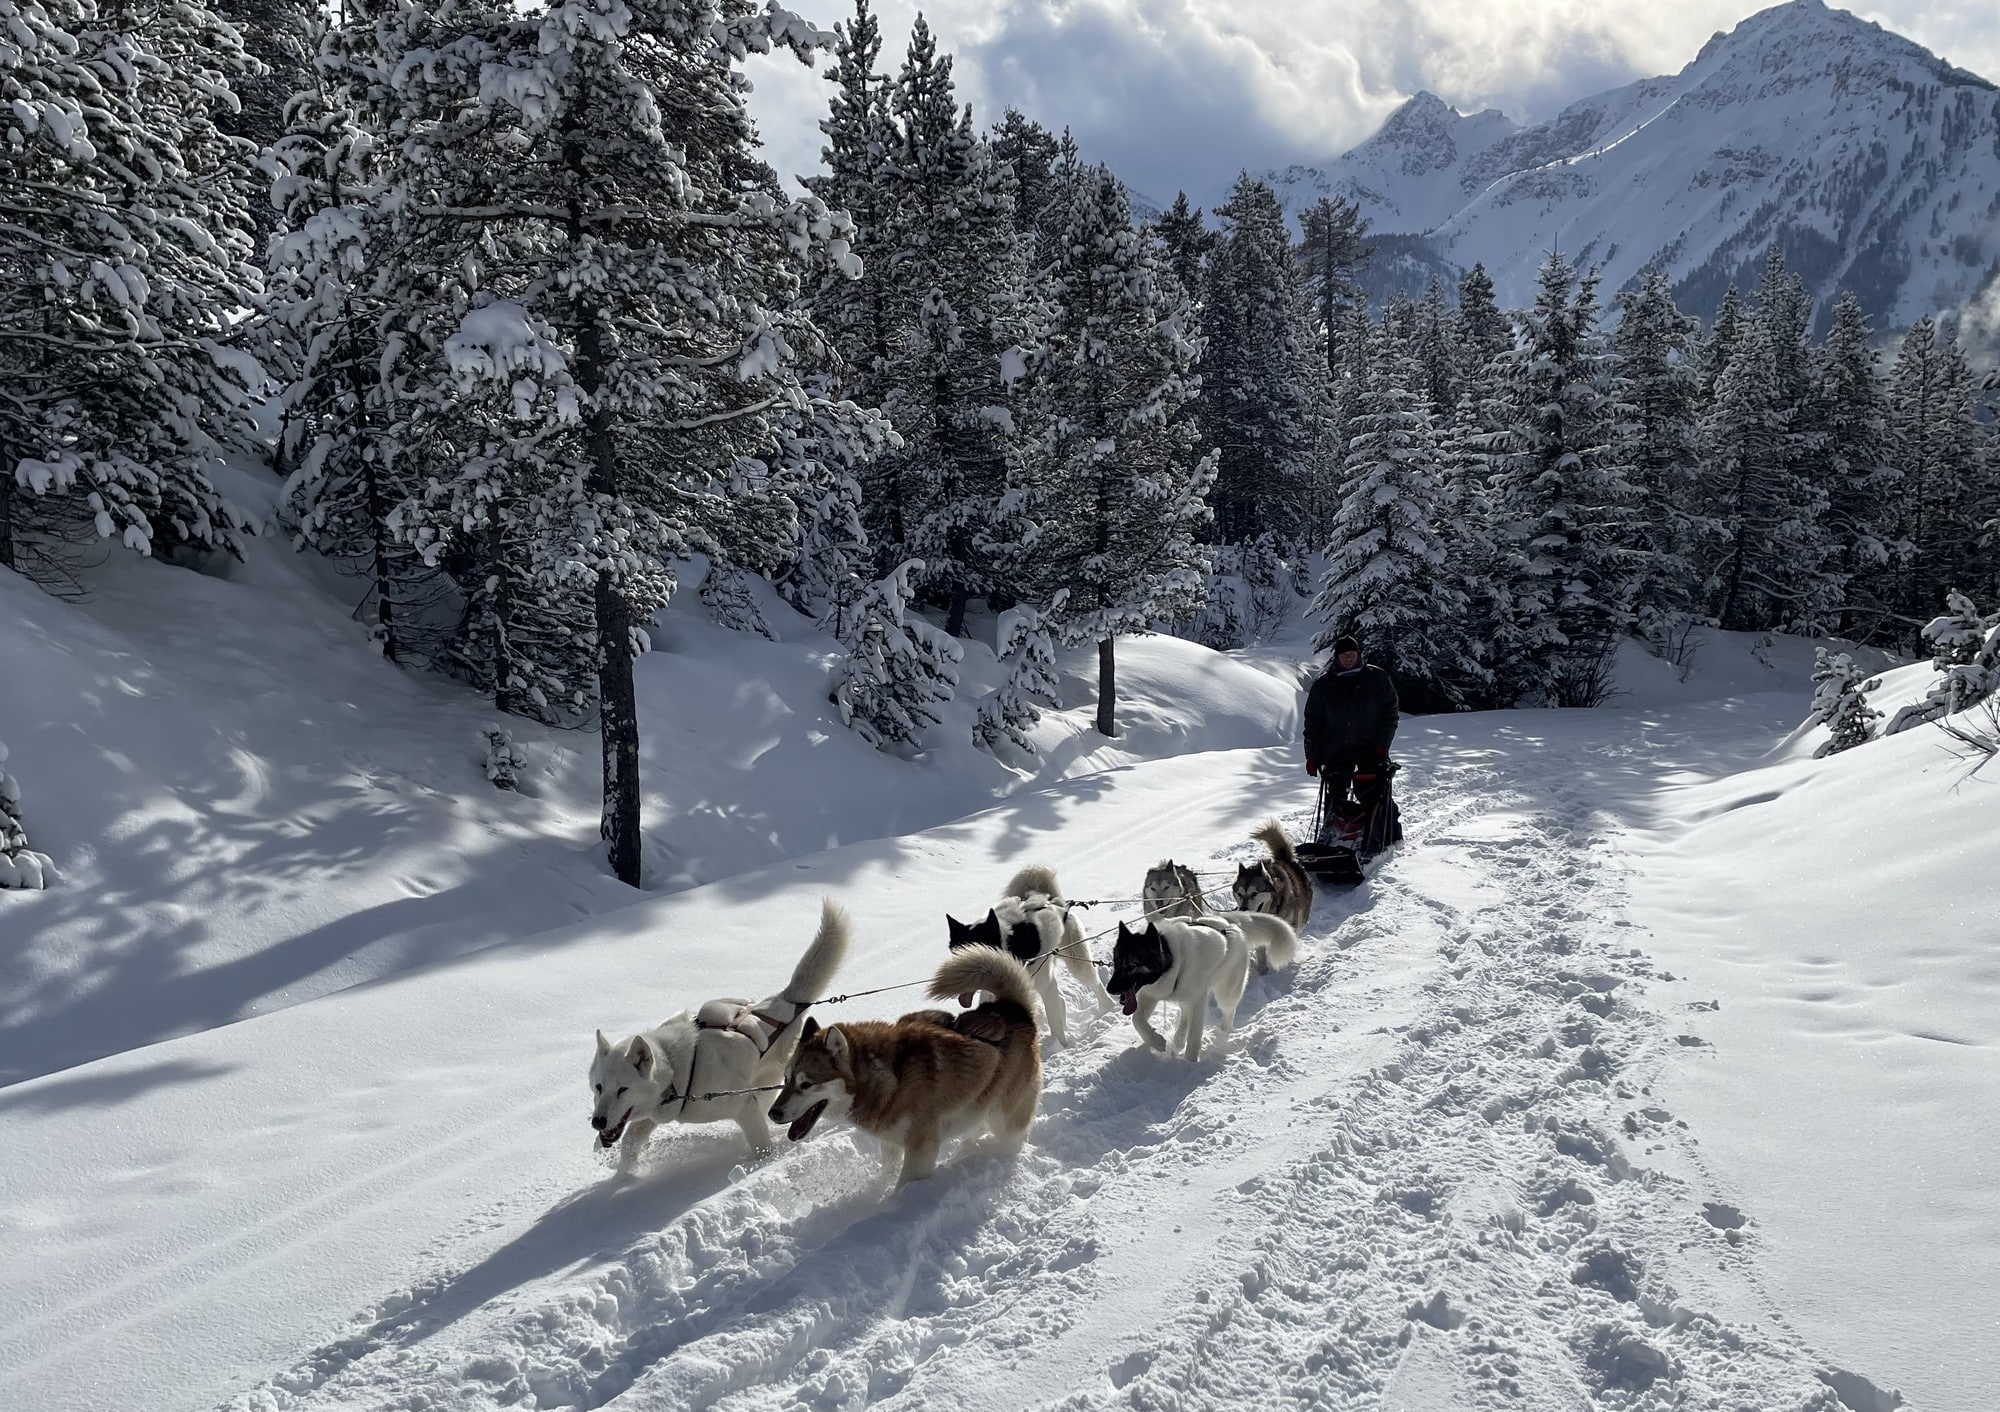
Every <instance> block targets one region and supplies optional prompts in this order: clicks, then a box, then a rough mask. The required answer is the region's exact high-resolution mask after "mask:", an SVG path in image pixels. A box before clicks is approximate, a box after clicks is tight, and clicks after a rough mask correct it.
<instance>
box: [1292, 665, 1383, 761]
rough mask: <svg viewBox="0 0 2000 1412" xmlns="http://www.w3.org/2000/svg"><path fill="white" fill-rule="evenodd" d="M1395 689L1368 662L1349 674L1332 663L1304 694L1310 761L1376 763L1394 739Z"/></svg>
mask: <svg viewBox="0 0 2000 1412" xmlns="http://www.w3.org/2000/svg"><path fill="white" fill-rule="evenodd" d="M1400 718H1401V716H1400V711H1399V710H1398V707H1397V704H1396V684H1395V683H1394V682H1392V681H1390V680H1389V674H1388V673H1387V672H1385V671H1383V670H1382V669H1381V668H1380V667H1377V666H1375V665H1373V664H1372V663H1369V662H1363V663H1361V664H1360V665H1359V666H1357V667H1356V668H1355V669H1354V670H1353V671H1351V672H1343V671H1341V670H1340V667H1339V666H1338V664H1334V663H1329V664H1328V665H1327V669H1326V670H1325V671H1324V672H1322V673H1320V677H1319V680H1318V681H1316V682H1314V683H1313V684H1312V690H1311V691H1309V692H1307V693H1306V759H1308V760H1314V761H1320V762H1324V763H1334V762H1339V761H1347V760H1372V759H1374V758H1375V757H1376V756H1378V755H1380V754H1382V753H1383V752H1385V751H1387V750H1388V748H1389V742H1391V741H1392V740H1394V739H1395V738H1396V722H1397V721H1398V720H1399V719H1400Z"/></svg>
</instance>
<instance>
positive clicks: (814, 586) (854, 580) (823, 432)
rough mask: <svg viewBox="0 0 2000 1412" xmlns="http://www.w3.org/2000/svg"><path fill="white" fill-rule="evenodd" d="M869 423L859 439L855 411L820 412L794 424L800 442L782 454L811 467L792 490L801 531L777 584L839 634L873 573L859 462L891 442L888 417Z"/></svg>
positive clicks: (796, 605) (803, 610) (796, 604)
mask: <svg viewBox="0 0 2000 1412" xmlns="http://www.w3.org/2000/svg"><path fill="white" fill-rule="evenodd" d="M864 425H865V426H866V428H867V430H868V431H869V433H871V435H869V436H868V437H866V438H864V439H862V440H860V441H858V442H857V441H856V440H855V438H854V437H853V436H852V434H851V430H852V427H853V426H854V418H852V417H851V416H848V415H845V414H842V415H840V416H838V417H829V416H826V415H824V414H823V412H822V414H821V415H816V416H815V417H814V418H813V419H812V420H811V421H810V422H809V423H807V424H805V425H804V426H802V427H800V428H797V429H796V431H795V435H797V436H798V438H799V440H800V442H801V445H800V446H799V447H798V448H796V451H795V452H794V454H792V455H790V456H788V457H786V458H785V459H787V460H788V461H791V462H793V463H795V464H803V465H809V466H811V467H812V468H813V474H812V475H811V476H810V478H809V479H808V480H807V481H806V483H805V484H804V485H802V486H800V487H799V488H798V489H797V490H796V491H794V492H793V495H792V498H793V499H794V501H796V503H797V505H798V515H799V527H798V539H797V542H796V543H795V544H794V546H793V548H792V554H791V558H790V560H789V561H788V562H787V563H786V565H785V567H784V570H783V571H782V572H781V573H780V574H779V575H778V577H777V580H776V582H777V586H778V592H779V593H780V594H782V595H783V596H784V599H785V601H786V602H787V603H790V604H791V605H792V606H793V607H794V608H796V609H798V610H799V611H800V612H801V613H806V614H810V615H813V616H816V617H819V618H820V619H821V621H822V622H823V623H824V624H825V625H826V627H827V628H828V629H829V630H830V631H831V632H832V633H833V635H834V636H835V637H839V636H840V635H841V634H842V633H843V632H844V631H845V630H846V624H847V614H848V613H849V612H850V611H851V610H852V608H853V605H854V603H855V600H856V599H858V598H859V597H860V595H861V591H862V589H863V588H865V587H866V586H867V584H868V581H869V579H868V565H869V550H868V534H867V531H866V530H864V529H862V527H861V482H860V480H859V478H858V470H859V468H860V467H861V466H862V465H864V464H865V463H866V462H867V461H868V460H869V459H870V458H871V457H873V456H876V455H879V454H881V453H882V452H883V451H885V450H889V449H893V445H894V438H893V437H892V436H891V435H890V434H889V433H888V429H887V425H886V423H881V422H875V421H870V422H867V423H865V424H864ZM876 433H879V436H878V435H875V434H876Z"/></svg>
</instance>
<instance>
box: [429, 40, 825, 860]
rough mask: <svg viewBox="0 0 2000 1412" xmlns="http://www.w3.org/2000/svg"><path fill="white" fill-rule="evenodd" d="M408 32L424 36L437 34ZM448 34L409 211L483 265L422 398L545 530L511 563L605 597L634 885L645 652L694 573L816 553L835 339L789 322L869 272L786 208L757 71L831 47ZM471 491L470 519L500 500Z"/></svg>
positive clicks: (622, 852)
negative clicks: (823, 361) (800, 521)
mask: <svg viewBox="0 0 2000 1412" xmlns="http://www.w3.org/2000/svg"><path fill="white" fill-rule="evenodd" d="M404 13H406V14H410V15H412V19H409V20H406V21H405V22H404V24H405V28H406V30H408V29H410V28H412V26H413V25H416V24H421V23H422V22H423V17H422V16H421V15H420V14H418V13H417V12H404ZM436 24H437V26H438V31H439V32H438V33H437V34H436V35H435V36H434V37H433V38H432V42H431V43H430V44H429V45H427V46H425V48H424V50H423V56H424V62H421V63H413V62H404V63H401V64H399V65H397V66H396V67H395V69H394V70H393V71H394V73H395V74H396V76H397V81H398V82H399V83H401V84H402V85H404V86H405V87H406V88H407V89H408V90H409V94H408V97H407V100H406V101H407V102H408V103H409V104H410V105H411V106H412V109H413V112H414V116H413V118H411V119H410V120H408V121H406V122H405V124H404V125H403V131H402V135H401V141H400V144H399V148H398V152H397V159H396V160H397V164H398V167H397V172H396V176H395V179H396V182H397V184H398V185H397V199H398V201H399V202H400V203H401V204H402V205H403V206H404V207H405V208H406V209H407V211H408V212H409V219H410V220H411V221H412V223H413V224H412V228H411V239H412V245H413V248H417V249H426V250H428V249H432V248H434V249H435V250H436V251H438V252H440V253H443V254H444V255H446V256H447V257H450V256H454V255H459V254H460V252H470V253H469V254H467V255H465V256H463V257H461V259H460V270H461V278H460V280H459V281H458V282H457V285H458V287H457V289H456V290H454V292H452V294H451V295H450V298H451V299H452V300H453V301H454V304H455V306H456V307H458V308H459V309H461V310H462V312H461V313H460V315H459V327H458V331H457V333H455V334H454V335H452V337H451V338H450V339H449V340H447V343H446V347H445V348H444V349H443V350H441V351H442V353H443V355H444V356H443V359H442V360H441V361H442V362H443V363H444V364H445V366H444V367H442V368H440V369H439V370H438V372H437V374H436V378H435V380H434V382H433V384H432V385H431V387H429V388H413V389H412V390H411V395H412V396H413V397H414V398H415V400H416V401H417V402H418V403H419V404H420V405H423V404H424V403H425V402H426V401H427V400H428V401H430V402H433V403H435V404H436V405H438V406H441V407H442V406H446V405H449V406H450V407H451V408H452V409H453V410H452V413H451V417H450V418H449V419H447V420H446V422H445V423H444V425H445V426H446V427H447V429H449V430H452V431H453V432H454V434H455V435H457V436H458V437H459V438H460V439H461V442H462V447H461V451H460V453H459V454H460V455H462V456H463V455H465V454H467V453H468V452H469V453H470V454H471V458H472V459H471V460H469V461H468V462H467V463H466V464H467V465H468V467H474V468H478V467H483V468H485V469H486V471H487V472H488V474H486V475H485V476H484V478H483V479H484V482H485V484H487V485H489V486H492V487H494V488H495V490H496V493H497V494H499V495H500V497H501V498H502V499H503V500H504V501H505V502H506V503H507V504H509V506H510V507H511V515H512V518H510V519H509V520H507V521H505V522H503V528H505V529H507V530H509V531H513V530H516V529H518V530H520V531H522V532H523V533H524V536H525V537H524V540H523V542H521V543H520V544H519V545H518V547H510V549H509V554H508V557H509V559H510V560H511V561H514V562H518V563H520V564H524V565H526V566H528V567H529V568H531V569H532V570H533V574H534V579H535V580H536V581H537V582H541V583H546V584H551V585H555V586H559V587H561V588H566V589H567V590H569V591H571V592H577V593H581V594H584V595H587V599H588V602H589V603H590V606H591V624H590V627H591V645H592V647H593V649H594V668H595V677H596V680H595V691H594V699H595V703H596V707H597V711H598V719H599V725H600V732H601V735H602V738H603V753H604V815H603V822H602V832H603V834H604V836H605V838H606V840H607V842H608V844H609V846H610V857H611V864H612V869H613V871H614V872H615V873H616V874H617V876H618V877H619V878H620V879H622V880H624V881H626V882H628V883H632V884H634V885H636V884H637V883H638V881H639V846H640V832H639V825H640V819H639V778H638V765H639V735H638V719H637V711H636V705H635V701H634V692H633V680H632V672H633V658H634V655H635V654H636V653H637V652H639V651H642V650H644V647H645V645H646V642H645V636H644V626H645V624H646V623H647V622H648V621H649V620H650V619H651V618H652V616H653V614H654V613H655V612H656V611H657V610H658V608H659V607H660V606H661V605H662V604H663V603H664V601H665V599H666V597H667V595H668V594H669V593H671V591H672V589H673V578H672V574H671V570H670V569H669V567H668V564H669V561H670V560H671V559H673V558H676V557H681V556H685V555H687V554H690V553H693V552H703V553H709V552H717V553H722V554H723V555H724V556H725V557H726V558H728V559H729V560H730V561H731V562H733V563H744V562H747V561H749V560H751V559H752V558H755V559H757V560H761V561H764V562H767V563H771V564H775V563H776V562H778V561H779V560H781V559H782V558H783V557H784V556H785V555H786V554H787V553H789V551H790V547H791V544H792V541H793V538H794V531H793V526H792V524H791V523H790V516H789V514H784V515H777V514H771V513H767V512H768V511H769V510H771V509H773V508H778V509H782V508H783V507H782V501H783V499H784V495H783V491H784V488H785V487H786V486H787V485H789V484H791V483H793V481H794V480H795V479H796V477H797V474H798V471H797V468H795V467H792V466H788V465H787V464H786V463H785V458H786V457H787V456H789V455H790V454H792V453H793V451H794V450H795V448H796V446H797V440H796V437H795V436H794V434H793V433H794V431H795V428H796V425H797V422H798V419H799V418H800V417H801V416H804V415H808V414H811V413H812V412H813V411H814V407H815V399H814V397H813V395H812V394H811V393H810V392H809V391H808V390H807V389H806V388H805V387H804V385H803V383H802V381H801V376H800V369H799V367H798V358H799V354H798V351H797V350H798V349H800V348H804V347H812V346H814V345H816V343H817V341H818V336H817V334H816V332H815V331H814V330H813V329H812V327H811V325H810V323H809V322H808V321H807V320H806V319H805V318H804V317H803V316H802V315H800V314H798V313H795V312H791V311H793V310H794V308H795V305H796V300H797V296H798V292H799V281H800V278H801V275H802V273H804V274H808V275H810V274H817V273H819V272H820V271H822V270H824V269H825V268H828V267H839V266H840V265H842V264H843V263H844V261H845V259H846V257H847V255H848V253H849V252H848V250H847V249H846V243H845V238H844V237H845V233H846V231H847V230H848V228H849V227H848V224H847V222H846V221H845V220H844V219H839V218H835V217H833V216H831V215H830V214H829V213H828V212H827V210H826V207H825V206H824V204H823V203H822V202H820V201H819V200H818V199H817V198H816V197H810V196H809V197H806V198H804V199H803V200H801V201H799V202H787V201H785V200H784V199H782V197H781V195H780V193H779V191H778V189H777V183H776V177H775V174H773V173H772V172H771V171H770V169H769V168H768V167H767V166H765V165H764V164H763V163H762V162H760V161H759V160H757V158H756V156H755V154H754V140H755V139H754V134H753V131H752V128H751V125H750V121H749V117H748V115H747V113H746V111H745V108H744V91H745V86H744V84H743V83H742V80H741V78H740V76H739V75H738V74H737V73H736V71H735V65H736V63H737V62H738V61H739V59H740V57H741V56H742V54H743V53H744V52H745V51H746V50H748V49H751V48H757V49H769V48H777V47H782V48H786V49H789V50H791V51H792V52H793V53H795V54H797V55H798V56H799V57H800V58H802V59H804V58H809V57H810V53H811V47H812V45H814V44H815V43H817V42H818V39H819V36H818V35H817V33H816V32H814V31H811V30H810V29H808V28H806V27H805V26H804V25H803V23H802V22H800V21H798V20H797V18H796V17H795V16H792V15H790V14H788V13H786V12H784V11H781V10H772V11H769V12H766V13H763V14H761V15H752V14H750V13H748V12H747V11H746V10H744V9H743V8H742V7H740V6H737V5H735V4H732V3H729V2H728V0H640V2H639V3H637V4H631V3H626V2H625V0H578V3H575V4H571V5H568V6H565V7H563V8H562V9H561V10H559V11H551V12H546V13H542V12H535V13H524V14H516V13H515V12H514V10H513V9H512V7H509V6H503V5H499V4H497V3H496V5H495V6H494V7H493V8H491V9H488V10H478V9H475V8H472V7H470V6H467V7H461V8H453V9H451V10H449V11H445V12H440V16H439V18H438V19H437V21H436ZM723 35H727V36H728V37H729V38H728V40H727V42H726V43H725V42H722V41H721V40H720V39H719V38H718V36H723ZM447 384H449V391H450V393H451V396H449V397H447V396H446V395H444V394H445V392H446V391H447ZM830 410H831V409H830ZM847 412H848V414H850V415H854V416H859V414H858V413H856V412H854V409H853V408H852V407H851V405H850V406H848V407H847ZM475 434H476V435H477V437H478V439H477V440H474V439H473V438H474V435H475ZM458 483H459V485H460V486H461V487H462V489H463V491H464V492H465V494H464V495H461V496H460V497H459V498H460V501H461V503H466V504H468V505H469V499H468V498H467V497H473V498H476V495H477V490H478V482H477V481H476V480H475V479H474V478H473V477H472V475H471V472H470V471H468V473H467V474H465V475H461V476H460V477H458ZM427 499H441V500H442V502H443V507H442V508H443V509H444V510H445V512H446V513H444V514H443V515H441V516H438V517H436V518H435V520H434V521H433V523H432V524H431V525H430V526H428V527H425V526H421V525H420V526H417V527H415V528H413V529H412V530H411V533H412V537H413V539H420V538H422V536H423V535H424V534H425V533H426V530H427V528H428V530H429V532H432V533H433V534H434V535H435V536H436V537H434V538H432V539H430V540H429V541H428V545H427V548H429V547H434V546H435V545H437V544H439V543H441V542H445V540H444V536H445V535H446V534H447V533H459V532H462V526H463V523H464V518H465V516H464V515H463V514H460V515H459V516H458V518H457V520H456V522H454V521H453V519H452V512H454V511H457V510H458V509H459V505H458V504H455V503H453V502H454V493H452V492H447V493H445V494H444V495H442V496H441V497H427ZM746 515H750V516H752V517H753V519H752V520H750V521H746V518H745V516H746ZM750 523H754V524H755V525H756V526H758V527H759V528H757V529H756V530H755V531H754V536H753V532H752V531H751V530H750V529H749V528H748V525H749V524H750ZM780 531H781V532H780ZM752 537H754V538H756V539H757V540H758V541H759V544H758V546H757V548H756V550H755V552H754V554H753V553H752V552H751V550H750V548H749V547H748V546H747V545H746V542H745V541H746V540H747V539H749V538H752Z"/></svg>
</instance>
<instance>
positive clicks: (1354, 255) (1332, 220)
mask: <svg viewBox="0 0 2000 1412" xmlns="http://www.w3.org/2000/svg"><path fill="white" fill-rule="evenodd" d="M1299 235H1300V240H1299V247H1298V250H1297V253H1296V259H1297V263H1298V282H1299V297H1300V298H1301V299H1302V300H1304V301H1305V302H1306V303H1307V304H1308V305H1309V307H1310V308H1311V309H1312V318H1311V322H1312V331H1313V339H1314V345H1315V346H1316V347H1317V348H1318V349H1319V350H1320V360H1321V362H1322V364H1323V366H1324V367H1325V368H1326V375H1327V378H1328V380H1329V381H1331V380H1332V379H1333V378H1334V377H1336V376H1337V375H1338V373H1339V371H1340V369H1341V366H1342V361H1343V359H1344V358H1345V357H1346V353H1345V351H1344V350H1343V347H1342V342H1341V339H1342V335H1343V334H1344V333H1346V332H1347V331H1348V329H1349V326H1350V323H1349V315H1350V314H1351V313H1352V312H1353V311H1354V310H1355V309H1358V308H1363V307H1365V306H1366V305H1367V302H1368V296H1367V295H1366V294H1365V293H1364V292H1363V290H1362V288H1361V283H1360V276H1361V272H1362V271H1363V270H1364V269H1366V268H1367V266H1368V261H1369V259H1370V257H1371V256H1373V255H1374V253H1375V247H1374V246H1372V245H1370V244H1369V243H1368V218H1367V217H1366V216H1363V215H1362V214H1361V208H1360V207H1359V206H1357V205H1356V204H1355V203H1354V202H1352V201H1349V200H1347V199H1346V198H1344V197H1332V196H1322V197H1321V198H1320V199H1319V200H1317V201H1315V202H1314V203H1313V204H1312V205H1310V206H1308V207H1306V209H1305V210H1304V211H1303V212H1302V213H1300V215H1299Z"/></svg>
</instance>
